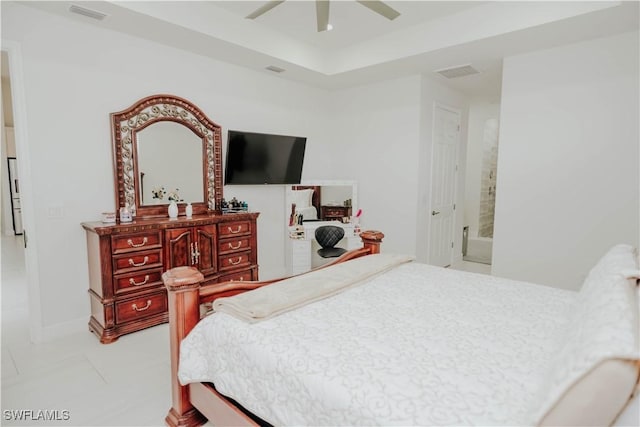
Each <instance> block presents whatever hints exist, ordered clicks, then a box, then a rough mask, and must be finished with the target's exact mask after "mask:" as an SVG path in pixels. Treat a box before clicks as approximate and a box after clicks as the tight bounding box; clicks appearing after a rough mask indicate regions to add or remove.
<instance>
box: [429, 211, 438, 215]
mask: <svg viewBox="0 0 640 427" xmlns="http://www.w3.org/2000/svg"><path fill="white" fill-rule="evenodd" d="M435 215H440V212H439V211H431V216H435Z"/></svg>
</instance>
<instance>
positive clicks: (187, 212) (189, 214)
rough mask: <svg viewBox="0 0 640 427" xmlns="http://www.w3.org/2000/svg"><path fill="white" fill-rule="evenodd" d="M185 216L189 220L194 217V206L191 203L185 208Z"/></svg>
mask: <svg viewBox="0 0 640 427" xmlns="http://www.w3.org/2000/svg"><path fill="white" fill-rule="evenodd" d="M184 214H185V215H186V216H187V218H191V217H192V216H193V206H191V202H189V203H187V207H186V208H184Z"/></svg>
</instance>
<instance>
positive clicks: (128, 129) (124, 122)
mask: <svg viewBox="0 0 640 427" xmlns="http://www.w3.org/2000/svg"><path fill="white" fill-rule="evenodd" d="M161 121H171V122H175V123H179V124H182V125H184V126H186V127H188V128H189V129H191V130H192V131H193V132H194V133H195V134H196V135H197V136H198V137H200V138H202V142H203V156H202V162H203V164H202V170H203V177H202V179H203V184H204V185H203V188H204V195H203V196H204V197H203V200H204V202H196V203H192V206H193V213H194V214H202V213H206V212H207V211H208V210H215V209H218V208H219V207H220V201H221V200H222V142H221V140H222V129H221V127H220V126H219V125H217V124H216V123H214V122H213V121H211V120H210V119H209V118H208V117H207V116H206V115H205V114H204V113H203V112H202V110H200V109H199V108H198V107H196V106H195V105H194V104H192V103H191V102H189V101H187V100H186V99H183V98H180V97H177V96H173V95H152V96H148V97H146V98H143V99H141V100H140V101H138V102H136V103H135V104H133V105H132V106H131V107H129V108H127V109H126V110H123V111H120V112H117V113H112V114H111V132H112V140H113V159H114V171H115V181H116V182H115V184H116V185H115V187H116V210H119V209H120V208H121V207H124V206H125V205H126V206H129V207H131V206H135V211H136V212H135V213H136V217H137V218H153V217H166V216H167V205H151V206H142V205H141V200H140V191H139V185H140V183H139V174H138V170H137V169H138V158H137V156H138V154H137V149H136V148H137V139H136V134H137V133H138V132H139V131H141V130H143V129H144V128H146V127H147V126H149V125H151V124H153V123H157V122H161Z"/></svg>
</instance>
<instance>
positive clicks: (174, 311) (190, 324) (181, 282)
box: [162, 231, 384, 427]
mask: <svg viewBox="0 0 640 427" xmlns="http://www.w3.org/2000/svg"><path fill="white" fill-rule="evenodd" d="M360 237H361V238H362V241H363V244H364V246H363V248H362V249H357V250H354V251H350V252H347V253H346V254H344V255H342V256H341V257H340V258H337V259H336V260H334V261H332V262H331V263H329V264H327V265H326V266H330V265H335V264H339V263H341V262H345V261H348V260H350V259H354V258H358V257H361V256H365V255H371V254H377V253H380V243H381V242H382V239H383V238H384V234H382V233H381V232H379V231H363V232H362V233H361V234H360ZM326 266H323V267H322V268H324V267H326ZM283 279H285V278H283ZM283 279H276V280H269V281H263V282H225V283H216V284H212V285H207V286H202V287H201V286H200V284H201V283H202V281H203V280H204V276H203V275H202V273H200V272H199V271H198V270H197V269H196V268H194V267H177V268H173V269H171V270H169V271H167V272H165V273H164V274H163V275H162V280H163V282H164V284H165V286H166V288H167V293H168V300H169V334H170V344H171V402H172V407H171V409H170V410H169V414H168V415H167V417H166V418H165V421H166V423H167V425H169V426H171V427H178V426H179V427H195V426H199V425H202V424H204V423H205V422H206V420H207V418H205V416H204V415H203V413H204V414H209V417H211V411H216V414H218V415H219V416H220V417H216V418H218V421H220V420H225V422H229V420H231V419H233V420H236V421H235V422H238V423H239V424H244V423H243V421H246V424H245V425H255V422H253V421H252V420H251V419H250V418H249V417H246V418H243V415H244V414H242V413H241V412H239V411H238V409H237V408H236V407H235V406H234V405H233V404H232V403H231V402H229V401H228V400H226V399H225V398H224V397H223V396H221V395H219V394H218V393H206V387H195V388H190V387H189V386H183V385H181V384H180V383H179V381H178V361H179V359H180V343H181V342H182V340H183V339H184V338H185V337H186V336H187V334H188V333H189V332H190V331H191V330H192V329H193V328H194V327H195V325H196V324H197V323H198V321H199V320H200V304H202V303H205V302H211V301H214V300H215V299H216V298H220V297H224V296H231V295H235V294H238V293H242V292H246V291H249V290H252V289H256V288H259V287H261V286H267V285H269V284H271V283H274V282H277V281H280V280H283ZM190 389H192V390H194V391H195V392H196V393H197V396H194V397H195V399H194V400H192V399H191V396H190ZM196 390H197V391H196ZM207 396H208V397H207ZM194 405H195V406H194ZM198 407H200V408H201V410H199V409H198ZM226 415H228V416H229V417H230V418H226ZM235 422H234V424H235Z"/></svg>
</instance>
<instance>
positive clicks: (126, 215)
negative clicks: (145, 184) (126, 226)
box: [120, 205, 132, 222]
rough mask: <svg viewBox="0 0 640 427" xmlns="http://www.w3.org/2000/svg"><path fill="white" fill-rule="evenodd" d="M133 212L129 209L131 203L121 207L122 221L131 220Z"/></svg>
mask: <svg viewBox="0 0 640 427" xmlns="http://www.w3.org/2000/svg"><path fill="white" fill-rule="evenodd" d="M131 221H132V218H131V212H130V211H129V205H124V207H123V208H120V222H131Z"/></svg>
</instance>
